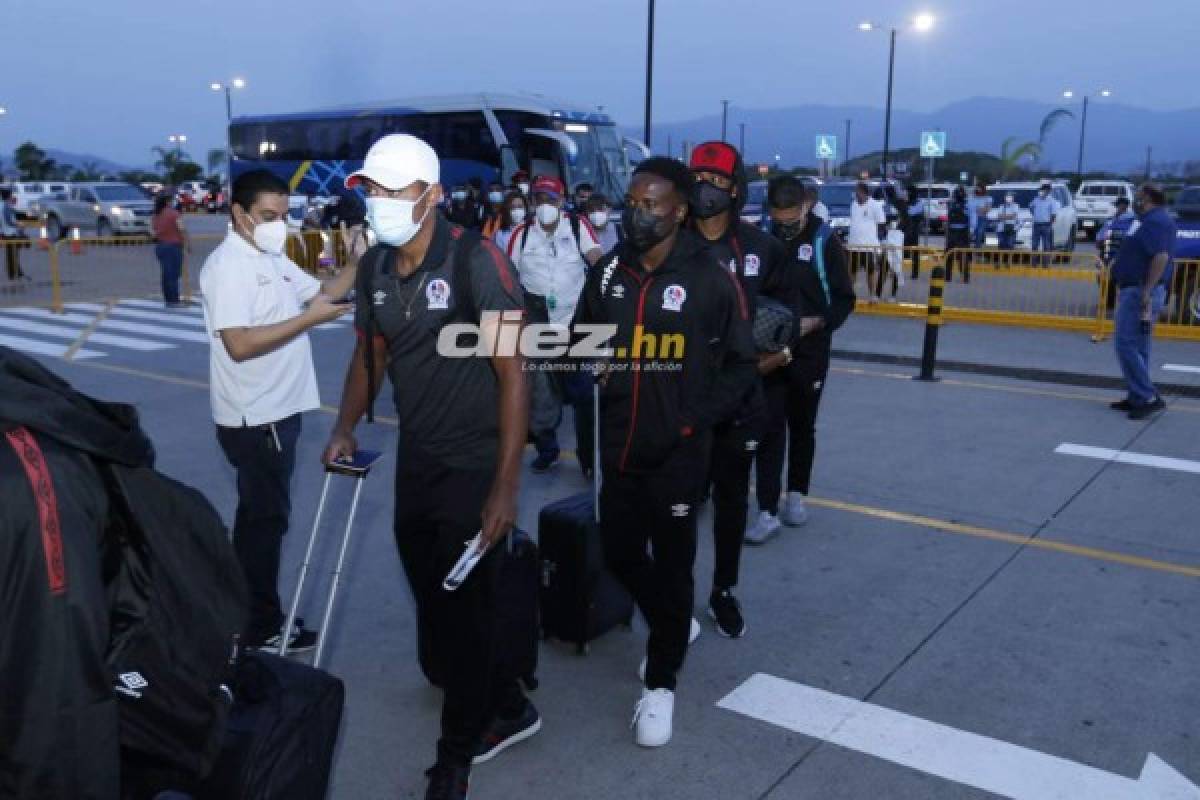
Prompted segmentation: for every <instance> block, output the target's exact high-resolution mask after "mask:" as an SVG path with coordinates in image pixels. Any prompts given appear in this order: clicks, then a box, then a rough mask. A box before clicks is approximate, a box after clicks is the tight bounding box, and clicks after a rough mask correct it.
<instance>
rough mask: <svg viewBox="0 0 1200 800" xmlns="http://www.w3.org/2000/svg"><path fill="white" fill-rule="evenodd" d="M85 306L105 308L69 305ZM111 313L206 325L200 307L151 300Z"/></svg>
mask: <svg viewBox="0 0 1200 800" xmlns="http://www.w3.org/2000/svg"><path fill="white" fill-rule="evenodd" d="M84 305H87V306H88V308H87V309H86V310H89V311H91V310H95V311H100V310H101V309H102V308H103V306H96V305H95V304H93V303H87V304H84V303H72V304H69V306H68V307H76V306H79V307H82V306H84ZM151 309H155V311H152V310H151ZM110 313H113V314H124V315H125V316H129V317H134V316H137V317H142V318H144V319H153V320H156V321H158V322H168V321H169V322H180V323H182V324H184V325H188V324H199V325H203V324H204V311H203V309H201V308H199V307H198V306H185V307H184V308H172V309H164V308H163V305H162V303H152V302H150V301H149V300H138V299H136V298H131V299H127V300H122V301H120V302H119V303H118V304H117V306H116V307H114V308H113V310H112V312H110ZM147 314H152V316H146V315H147ZM352 320H353V317H352V315H347V316H344V317H339V318H338V319H335V320H334V321H333V322H325V323H322V324H320V325H317V326H315V330H319V331H329V330H338V329H340V328H343V327H345V326H346V325H347V324H348V323H350V322H351V321H352Z"/></svg>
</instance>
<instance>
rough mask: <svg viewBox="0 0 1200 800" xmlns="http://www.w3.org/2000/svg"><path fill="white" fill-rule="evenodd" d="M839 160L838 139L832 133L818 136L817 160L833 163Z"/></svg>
mask: <svg viewBox="0 0 1200 800" xmlns="http://www.w3.org/2000/svg"><path fill="white" fill-rule="evenodd" d="M836 158H837V137H836V136H834V135H833V134H831V133H818V134H817V160H818V161H833V160H834V159H836Z"/></svg>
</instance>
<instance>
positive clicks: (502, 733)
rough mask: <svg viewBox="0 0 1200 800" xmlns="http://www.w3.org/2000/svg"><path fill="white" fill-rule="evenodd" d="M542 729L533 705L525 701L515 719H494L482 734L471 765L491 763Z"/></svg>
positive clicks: (539, 717) (540, 719)
mask: <svg viewBox="0 0 1200 800" xmlns="http://www.w3.org/2000/svg"><path fill="white" fill-rule="evenodd" d="M541 729H542V718H541V716H540V715H539V714H538V712H537V709H536V708H534V707H533V703H530V702H529V701H528V700H527V701H525V708H524V709H523V710H522V711H521V715H520V716H518V717H516V718H515V719H502V718H500V717H496V718H495V719H494V720H492V722H491V724H490V725H488V728H487V730H486V731H484V733H483V739H482V740H481V741H480V742H479V749H478V750H476V752H475V758H473V759H472V760H471V763H472V764H483V763H484V762H486V761H491V760H492V759H493V758H495V757H496V756H498V755H499V754H500V753H501V752H503V751H504V750H506V749H508V748H509V747H512V746H513V745H514V744H517V743H518V742H523V741H525V740H526V739H528V738H529V737H530V736H533V735H534V734H535V733H537V732H538V731H540V730H541Z"/></svg>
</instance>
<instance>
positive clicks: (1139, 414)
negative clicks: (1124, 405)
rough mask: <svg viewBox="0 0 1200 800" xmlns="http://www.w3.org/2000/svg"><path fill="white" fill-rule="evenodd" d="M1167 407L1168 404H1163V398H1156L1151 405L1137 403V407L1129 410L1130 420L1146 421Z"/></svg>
mask: <svg viewBox="0 0 1200 800" xmlns="http://www.w3.org/2000/svg"><path fill="white" fill-rule="evenodd" d="M1166 407H1167V404H1166V403H1164V402H1163V399H1162V398H1161V397H1156V398H1154V401H1153V402H1151V403H1137V404H1136V405H1132V407H1131V408H1130V409H1129V418H1130V419H1145V418H1146V417H1149V416H1151V415H1153V414H1157V413H1158V412H1159V411H1162V410H1163V409H1164V408H1166Z"/></svg>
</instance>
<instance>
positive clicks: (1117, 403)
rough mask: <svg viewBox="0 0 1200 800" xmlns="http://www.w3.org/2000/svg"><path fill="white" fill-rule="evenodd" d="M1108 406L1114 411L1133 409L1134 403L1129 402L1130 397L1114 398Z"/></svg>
mask: <svg viewBox="0 0 1200 800" xmlns="http://www.w3.org/2000/svg"><path fill="white" fill-rule="evenodd" d="M1108 407H1109V408H1111V409H1112V410H1113V411H1133V403H1131V402H1129V398H1128V397H1126V398H1125V399H1124V400H1114V401H1112V402H1111V403H1109V404H1108Z"/></svg>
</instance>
